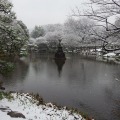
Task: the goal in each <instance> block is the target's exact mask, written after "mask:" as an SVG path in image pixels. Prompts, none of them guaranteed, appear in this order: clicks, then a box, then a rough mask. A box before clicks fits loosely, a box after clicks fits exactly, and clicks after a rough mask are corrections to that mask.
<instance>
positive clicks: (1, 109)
mask: <svg viewBox="0 0 120 120" xmlns="http://www.w3.org/2000/svg"><path fill="white" fill-rule="evenodd" d="M11 96H13V98H12V99H8V98H7V99H6V97H4V98H3V99H2V100H0V120H24V119H26V120H85V119H84V118H83V117H82V116H81V115H80V114H79V113H75V112H72V111H71V110H66V108H65V107H63V108H58V107H57V106H55V105H53V104H51V103H46V104H43V105H42V104H39V105H38V103H39V102H38V100H36V99H34V98H33V96H32V95H30V94H24V93H22V94H20V93H11ZM10 111H17V112H19V113H22V114H23V115H24V116H25V118H12V117H10V116H9V115H7V113H8V112H10Z"/></svg>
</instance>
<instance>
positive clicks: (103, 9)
mask: <svg viewBox="0 0 120 120" xmlns="http://www.w3.org/2000/svg"><path fill="white" fill-rule="evenodd" d="M87 5H88V6H89V7H90V9H89V10H87V11H85V12H84V13H83V12H81V11H80V9H78V7H76V10H73V14H72V16H75V17H80V16H87V17H89V18H90V19H93V20H96V21H97V23H98V24H97V25H96V26H95V27H102V30H103V32H104V34H103V36H101V34H99V33H97V32H96V31H95V30H93V31H94V35H96V36H97V37H98V38H99V40H102V41H103V48H104V50H106V51H114V50H119V49H120V48H114V49H107V46H108V44H110V43H112V41H109V40H108V39H109V38H110V37H113V39H114V38H116V37H117V38H118V39H119V33H120V26H119V25H118V24H114V23H112V22H111V21H110V20H109V19H110V18H111V17H114V18H115V16H117V17H118V19H120V18H119V15H120V0H90V2H89V3H87ZM113 42H114V41H113Z"/></svg>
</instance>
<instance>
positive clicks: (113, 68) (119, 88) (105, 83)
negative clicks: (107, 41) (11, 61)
mask: <svg viewBox="0 0 120 120" xmlns="http://www.w3.org/2000/svg"><path fill="white" fill-rule="evenodd" d="M62 65H63V66H62ZM3 80H4V81H5V82H4V86H5V87H6V89H7V90H11V91H15V90H16V91H22V92H33V93H39V94H40V95H41V96H42V97H43V98H44V100H45V101H46V102H54V103H57V104H58V105H62V106H64V105H66V106H68V107H73V108H78V109H79V110H80V111H82V112H85V113H88V114H89V115H90V116H93V117H95V118H96V120H120V65H111V64H107V63H102V62H97V61H93V60H87V59H81V58H80V57H77V56H71V57H67V60H66V61H65V63H64V62H62V63H59V62H55V61H54V59H52V58H51V57H49V56H34V55H31V56H30V58H26V59H23V60H22V61H18V62H17V63H16V69H15V71H14V72H13V73H12V74H11V75H9V76H8V77H4V78H3Z"/></svg>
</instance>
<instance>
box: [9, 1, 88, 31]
mask: <svg viewBox="0 0 120 120" xmlns="http://www.w3.org/2000/svg"><path fill="white" fill-rule="evenodd" d="M11 1H12V3H13V6H14V8H13V11H14V12H15V13H16V15H17V18H18V19H20V20H22V21H23V22H24V23H25V24H26V25H27V27H28V28H29V29H31V28H33V27H34V26H35V25H45V24H56V23H64V22H65V20H66V19H67V17H68V16H69V15H70V14H71V10H72V9H74V8H75V7H76V6H78V7H80V8H81V9H82V8H83V5H81V3H83V1H84V2H85V1H87V0H11Z"/></svg>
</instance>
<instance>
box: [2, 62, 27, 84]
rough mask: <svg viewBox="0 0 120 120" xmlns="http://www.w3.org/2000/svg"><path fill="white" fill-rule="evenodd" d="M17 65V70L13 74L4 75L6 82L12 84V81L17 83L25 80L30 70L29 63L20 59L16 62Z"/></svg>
mask: <svg viewBox="0 0 120 120" xmlns="http://www.w3.org/2000/svg"><path fill="white" fill-rule="evenodd" d="M15 66H16V67H15V70H14V71H13V72H12V73H11V74H9V75H8V76H6V77H3V79H4V81H5V83H7V84H11V82H12V83H15V82H16V81H18V80H20V81H23V80H25V77H26V76H27V73H28V70H29V64H28V63H27V62H25V61H22V60H19V61H17V62H16V64H15Z"/></svg>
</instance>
